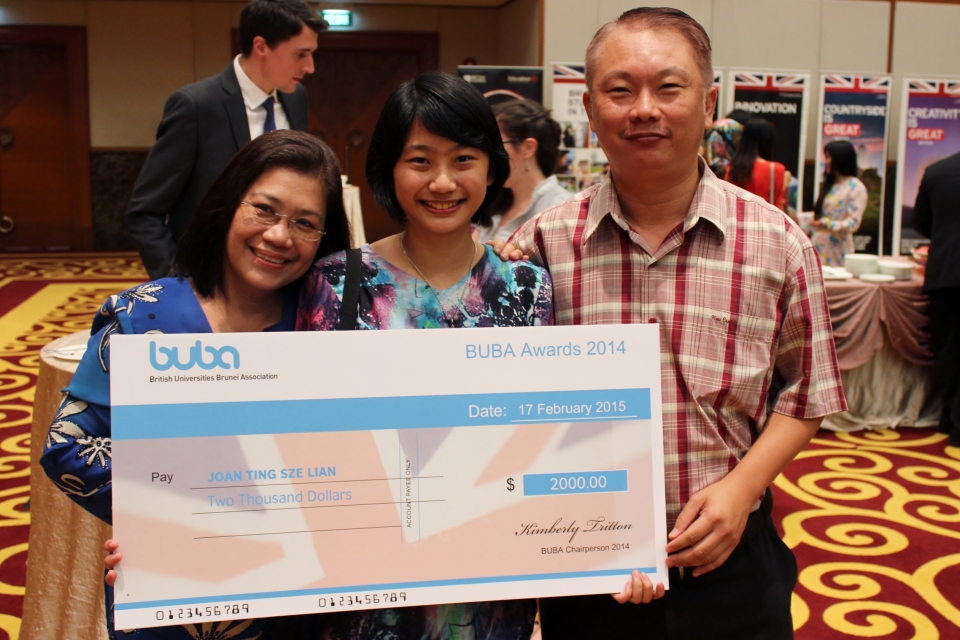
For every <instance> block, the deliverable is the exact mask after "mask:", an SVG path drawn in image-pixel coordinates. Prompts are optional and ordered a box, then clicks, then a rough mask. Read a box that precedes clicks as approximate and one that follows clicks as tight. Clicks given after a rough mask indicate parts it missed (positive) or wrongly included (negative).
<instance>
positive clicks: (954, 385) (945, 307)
mask: <svg viewBox="0 0 960 640" xmlns="http://www.w3.org/2000/svg"><path fill="white" fill-rule="evenodd" d="M913 226H914V228H915V229H916V230H917V231H919V232H920V233H922V234H923V235H925V236H927V237H928V238H930V255H929V257H928V259H927V275H926V280H925V281H924V283H923V290H924V292H925V293H926V294H927V295H929V296H930V334H931V338H932V339H933V353H934V356H935V357H936V359H937V382H938V383H939V385H940V390H941V392H942V394H943V413H942V414H941V416H940V431H942V432H943V433H949V434H950V444H951V445H953V446H954V447H960V259H958V257H957V256H958V255H960V153H957V154H955V155H952V156H950V157H949V158H944V159H943V160H941V161H940V162H937V163H935V164H932V165H930V166H929V167H927V171H926V173H924V174H923V180H922V181H921V182H920V191H919V192H918V193H917V202H916V206H915V208H914V210H913Z"/></svg>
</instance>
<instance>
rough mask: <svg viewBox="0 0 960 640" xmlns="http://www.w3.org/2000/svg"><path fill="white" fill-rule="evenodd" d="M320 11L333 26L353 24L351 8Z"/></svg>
mask: <svg viewBox="0 0 960 640" xmlns="http://www.w3.org/2000/svg"><path fill="white" fill-rule="evenodd" d="M320 13H321V15H322V16H323V19H324V20H326V21H327V24H329V25H330V26H331V27H352V26H353V11H350V10H349V9H324V10H322V11H321V12H320Z"/></svg>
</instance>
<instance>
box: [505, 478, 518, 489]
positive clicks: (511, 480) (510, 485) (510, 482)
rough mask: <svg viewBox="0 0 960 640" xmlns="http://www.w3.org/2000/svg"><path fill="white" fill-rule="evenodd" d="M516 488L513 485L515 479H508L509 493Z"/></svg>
mask: <svg viewBox="0 0 960 640" xmlns="http://www.w3.org/2000/svg"><path fill="white" fill-rule="evenodd" d="M515 488H516V487H514V485H513V478H507V491H513V490H514V489H515Z"/></svg>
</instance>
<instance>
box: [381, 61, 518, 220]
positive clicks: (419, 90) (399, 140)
mask: <svg viewBox="0 0 960 640" xmlns="http://www.w3.org/2000/svg"><path fill="white" fill-rule="evenodd" d="M417 122H419V123H420V124H421V125H423V127H425V128H426V129H427V131H429V132H431V133H433V134H434V135H438V136H440V137H442V138H447V139H448V140H453V141H454V142H456V143H458V144H461V145H464V146H466V147H472V148H474V149H478V150H480V151H482V152H483V153H485V154H487V157H488V158H489V159H490V177H492V178H493V183H492V184H491V185H490V186H489V187H487V193H486V197H484V199H483V202H482V203H481V204H480V208H479V209H477V212H476V213H475V214H474V216H473V218H472V220H473V222H474V223H476V224H480V225H487V224H489V223H490V215H491V209H492V206H493V202H494V201H495V200H496V199H497V196H498V195H499V193H500V189H502V188H503V183H504V182H506V181H507V177H508V176H509V175H510V158H509V156H507V152H506V150H505V149H504V148H503V140H502V139H501V138H500V129H499V127H498V126H497V120H496V118H494V116H493V110H492V109H491V108H490V105H489V103H487V100H486V99H485V98H484V97H483V94H481V93H480V91H478V90H477V88H476V87H474V86H473V85H472V84H470V83H469V82H467V81H465V80H463V79H462V78H458V77H456V76H452V75H449V74H447V73H440V72H439V71H430V72H428V73H424V74H422V75H419V76H417V77H416V78H414V79H413V80H410V81H408V82H404V83H403V84H401V85H400V86H399V87H397V88H396V90H394V92H393V93H392V94H390V97H389V98H387V103H386V104H385V105H384V106H383V111H381V112H380V119H379V120H377V126H376V128H375V129H374V130H373V136H372V137H371V139H370V150H369V152H368V153H367V166H366V171H367V184H369V185H370V189H371V190H372V191H373V197H374V198H375V199H376V201H377V204H379V205H380V206H381V207H383V210H384V211H386V212H387V215H389V216H390V217H391V218H393V219H394V220H395V221H397V222H399V223H400V224H406V222H407V216H406V214H405V213H404V212H403V209H402V208H401V207H400V203H399V202H398V201H397V196H396V193H394V184H393V169H394V167H395V166H396V164H397V162H398V161H399V160H400V156H401V155H402V154H403V149H404V147H405V146H406V144H407V138H408V137H409V136H410V131H411V130H412V129H413V125H414V123H417Z"/></svg>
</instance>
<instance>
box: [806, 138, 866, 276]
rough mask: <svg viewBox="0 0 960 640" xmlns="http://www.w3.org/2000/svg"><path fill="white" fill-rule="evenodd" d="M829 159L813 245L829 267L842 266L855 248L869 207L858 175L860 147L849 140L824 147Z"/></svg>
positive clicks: (826, 159)
mask: <svg viewBox="0 0 960 640" xmlns="http://www.w3.org/2000/svg"><path fill="white" fill-rule="evenodd" d="M823 157H824V161H825V163H826V171H825V177H824V181H823V186H822V188H821V189H820V197H819V198H817V204H816V206H815V207H814V220H813V223H812V225H811V226H812V227H813V245H814V246H815V247H816V248H817V253H819V254H820V260H821V261H822V262H823V264H825V265H827V266H829V267H841V266H843V257H844V256H845V255H846V254H848V253H853V252H854V251H856V247H855V245H854V243H853V232H854V231H856V230H857V229H859V228H860V220H861V219H862V218H863V212H864V211H865V210H866V208H867V188H866V187H865V186H863V183H862V182H860V180H858V179H857V177H856V176H857V151H856V149H854V148H853V145H852V144H850V142H849V141H847V140H834V141H833V142H831V143H830V144H828V145H827V146H825V147H824V148H823Z"/></svg>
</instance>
